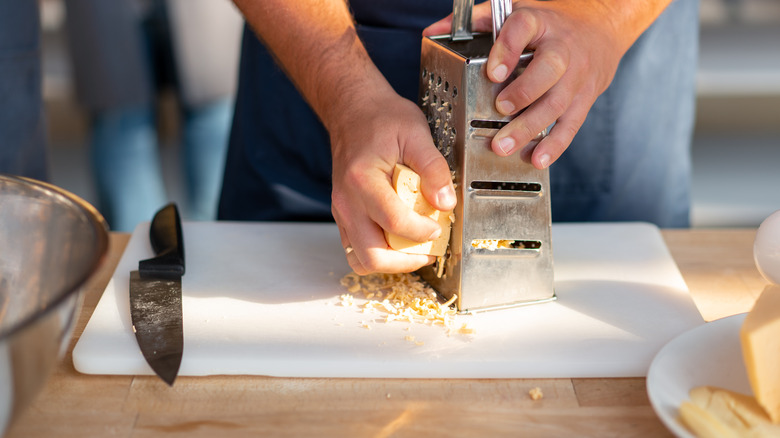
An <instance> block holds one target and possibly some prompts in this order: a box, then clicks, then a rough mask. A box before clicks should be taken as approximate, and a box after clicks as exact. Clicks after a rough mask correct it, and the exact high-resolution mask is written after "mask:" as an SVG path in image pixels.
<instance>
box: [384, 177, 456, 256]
mask: <svg viewBox="0 0 780 438" xmlns="http://www.w3.org/2000/svg"><path fill="white" fill-rule="evenodd" d="M393 189H395V192H396V193H398V196H399V197H400V198H401V200H402V201H403V202H404V204H406V205H407V206H409V208H412V209H413V210H414V211H415V212H416V213H418V214H420V215H421V216H427V217H429V218H431V219H433V220H435V221H436V222H437V223H438V224H439V226H440V227H441V235H440V236H439V237H438V238H436V239H434V240H430V241H427V242H415V241H413V240H409V239H405V238H403V237H400V236H396V235H394V234H391V233H388V232H387V231H385V239H386V240H387V244H388V245H389V246H390V248H393V249H394V250H396V251H401V252H405V253H409V254H427V255H432V256H437V257H438V256H443V255H444V253H445V252H446V251H447V245H448V244H449V241H450V228H451V227H452V212H450V211H439V210H437V209H435V208H433V206H432V205H431V204H429V203H428V201H426V200H425V198H424V197H423V194H422V190H421V189H420V175H418V174H417V173H416V172H415V171H413V170H412V169H410V168H409V167H407V166H404V165H403V164H396V165H395V169H394V170H393Z"/></svg>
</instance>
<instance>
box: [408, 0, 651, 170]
mask: <svg viewBox="0 0 780 438" xmlns="http://www.w3.org/2000/svg"><path fill="white" fill-rule="evenodd" d="M606 3H608V2H606V1H603V2H565V1H536V0H521V1H516V2H515V5H514V9H513V12H512V14H511V15H510V16H509V17H508V18H507V20H506V21H505V23H504V26H503V28H502V29H501V32H500V34H499V36H498V38H497V39H496V42H495V44H494V45H493V48H492V49H491V51H490V55H489V57H488V62H487V75H488V78H489V79H490V80H491V81H493V82H497V83H500V82H503V81H505V80H506V79H507V78H508V77H509V74H510V72H511V71H512V70H513V69H514V67H515V66H516V65H517V62H518V60H519V58H520V55H521V54H522V53H523V51H526V50H533V51H534V59H533V60H532V61H531V63H530V65H529V66H528V68H526V70H525V71H524V72H523V74H522V75H520V76H519V77H517V79H515V80H514V81H513V82H512V83H511V84H509V85H508V86H507V87H506V88H505V89H504V90H503V91H501V93H499V95H498V97H497V99H496V109H497V110H498V112H499V113H501V114H504V115H515V114H518V113H519V115H517V117H516V118H515V119H514V120H512V122H510V123H509V124H507V125H506V126H505V127H504V128H502V129H501V130H500V131H499V132H498V133H497V134H496V136H495V137H494V138H493V141H492V143H491V148H492V149H493V151H494V152H495V153H496V154H498V155H501V156H508V155H510V154H512V153H515V152H517V151H518V150H521V149H523V147H524V146H525V145H527V144H528V143H529V142H530V141H531V140H532V139H533V138H534V137H536V136H537V135H538V134H539V132H541V131H543V130H544V129H545V128H546V127H547V126H550V125H551V124H552V123H553V122H555V123H556V124H555V126H554V127H553V129H552V131H551V132H550V134H549V135H548V136H547V137H546V138H544V139H543V140H542V141H541V142H540V143H539V144H538V145H537V146H536V148H535V150H533V151H524V154H523V155H524V156H530V161H531V163H532V164H533V165H534V166H535V167H537V168H539V169H543V168H546V167H548V166H549V165H550V164H552V163H553V162H555V160H557V159H558V157H560V156H561V154H562V153H563V152H564V151H565V150H566V148H567V147H568V146H569V144H570V143H571V141H572V139H573V138H574V135H575V134H576V133H577V131H578V130H579V128H580V127H581V126H582V124H583V123H584V121H585V117H586V116H587V114H588V111H589V110H590V108H591V106H592V105H593V103H594V102H595V101H596V98H597V97H598V96H599V95H600V94H601V93H603V92H604V90H606V88H607V87H608V86H609V84H610V82H611V81H612V78H613V77H614V75H615V72H616V70H617V67H618V64H619V62H620V59H621V57H622V56H623V54H624V53H625V52H626V51H627V50H628V48H629V47H630V46H631V44H633V41H634V40H635V39H636V38H637V37H638V36H639V34H641V31H643V30H644V29H643V28H642V29H640V30H639V31H638V32H637V25H636V21H637V20H636V19H635V18H636V17H633V18H634V20H633V21H632V20H630V19H626V20H622V19H619V18H631V17H629V16H628V14H627V12H626V11H624V10H629V11H631V10H632V7H633V8H634V9H641V8H636V7H634V6H631V5H626V4H624V5H622V6H621V5H615V7H614V8H612V9H610V8H609V5H607V4H606ZM623 3H630V2H623ZM648 3H653V2H651V1H649V2H648ZM621 7H622V9H621ZM645 9H649V8H645ZM616 11H617V12H620V13H619V14H617V15H620V17H616V16H615V15H616ZM641 12H648V14H649V13H650V12H649V11H644V10H642V11H641ZM659 13H660V11H659ZM654 18H655V17H653V19H654ZM645 21H647V20H645ZM451 22H452V16H449V17H447V18H445V19H443V20H441V21H439V22H437V23H434V24H432V25H431V26H429V27H428V28H427V29H425V31H424V32H423V35H437V34H444V33H449V31H450V26H451ZM643 22H644V21H643ZM649 22H652V20H650V21H649ZM615 23H619V24H615ZM632 24H633V25H632ZM648 25H649V24H648ZM473 27H474V30H475V31H483V32H491V31H492V21H491V11H490V2H484V3H482V4H479V5H477V6H475V7H474V11H473ZM523 109H525V111H522V113H520V111H521V110H523Z"/></svg>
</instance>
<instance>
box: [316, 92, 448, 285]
mask: <svg viewBox="0 0 780 438" xmlns="http://www.w3.org/2000/svg"><path fill="white" fill-rule="evenodd" d="M363 102H364V104H362V105H361V106H360V107H359V108H354V111H352V112H351V113H350V114H344V115H343V117H342V120H343V123H341V124H339V126H338V127H334V128H331V129H330V133H331V145H332V146H331V147H332V152H333V193H332V207H331V210H332V212H333V217H334V219H335V220H336V223H337V224H338V227H339V232H340V234H341V243H342V246H343V247H344V248H345V251H346V256H347V261H348V262H349V265H350V267H351V268H352V269H353V270H354V271H355V272H356V273H357V274H360V275H365V274H369V273H372V272H386V273H394V272H410V271H414V270H416V269H418V268H420V267H422V266H425V265H426V264H430V263H432V262H433V261H434V260H435V257H433V256H427V255H419V254H406V253H402V252H398V251H395V250H393V249H391V248H390V247H389V246H388V244H387V241H386V240H385V236H384V232H383V230H387V231H388V232H390V233H392V234H395V235H398V236H401V237H405V238H407V239H411V240H414V241H419V242H424V241H428V240H432V239H434V238H436V237H437V236H438V235H439V234H440V233H441V228H440V227H439V225H438V224H437V223H436V222H435V221H434V220H432V219H430V218H427V217H423V216H420V215H419V214H417V213H415V212H414V211H413V210H412V209H411V208H409V207H408V206H406V205H405V204H404V203H403V202H402V201H401V199H400V198H399V197H398V195H397V194H396V192H395V190H393V187H392V175H393V169H394V167H395V164H396V163H403V164H406V165H407V166H409V167H411V168H412V169H413V170H414V171H415V172H417V173H418V174H420V176H421V179H422V192H423V196H424V197H425V199H426V200H427V201H428V202H429V203H430V204H431V205H433V206H434V207H435V208H437V209H439V210H451V209H452V208H454V207H455V203H456V198H455V190H454V187H453V184H452V180H451V176H450V171H449V167H448V166H447V162H446V160H445V159H444V157H443V156H442V155H441V153H440V152H439V151H438V150H437V149H436V147H435V146H434V144H433V140H432V138H431V133H430V128H429V127H428V123H427V121H426V120H425V117H424V115H423V114H422V111H420V109H419V108H418V107H417V105H415V104H414V103H412V102H411V101H409V100H406V99H403V98H401V97H400V96H398V95H397V94H395V93H394V92H392V91H390V92H385V93H384V94H382V95H381V96H376V97H374V98H373V99H372V98H371V96H366V98H365V99H364V100H363Z"/></svg>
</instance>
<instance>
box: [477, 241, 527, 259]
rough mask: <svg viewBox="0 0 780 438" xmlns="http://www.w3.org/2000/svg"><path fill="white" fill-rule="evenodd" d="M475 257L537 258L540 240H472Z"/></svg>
mask: <svg viewBox="0 0 780 438" xmlns="http://www.w3.org/2000/svg"><path fill="white" fill-rule="evenodd" d="M471 247H472V248H473V250H472V253H473V255H474V256H475V257H501V256H503V257H517V256H521V257H537V256H538V255H539V252H540V251H541V248H542V242H541V241H540V240H525V239H524V240H512V239H474V240H472V241H471Z"/></svg>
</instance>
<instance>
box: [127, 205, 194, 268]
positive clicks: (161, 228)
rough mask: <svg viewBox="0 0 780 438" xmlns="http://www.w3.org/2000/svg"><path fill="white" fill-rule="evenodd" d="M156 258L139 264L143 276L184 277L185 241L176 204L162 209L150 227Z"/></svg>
mask: <svg viewBox="0 0 780 438" xmlns="http://www.w3.org/2000/svg"><path fill="white" fill-rule="evenodd" d="M149 240H150V241H151V242H152V249H154V253H155V254H156V256H155V257H153V258H151V259H146V260H141V261H140V262H138V271H139V273H140V274H141V276H142V277H143V276H153V277H162V278H175V277H181V276H182V275H184V239H183V237H182V232H181V219H180V218H179V209H178V208H176V204H175V203H173V202H172V203H170V204H168V205H166V206H165V207H163V208H161V209H160V210H159V211H158V212H157V213H156V214H155V215H154V219H152V225H151V226H150V227H149Z"/></svg>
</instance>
